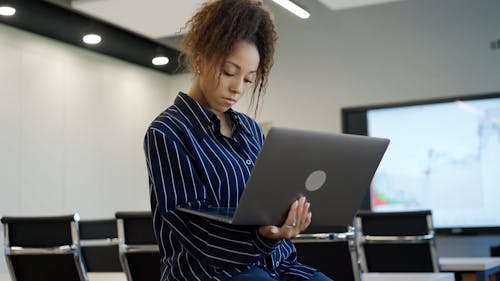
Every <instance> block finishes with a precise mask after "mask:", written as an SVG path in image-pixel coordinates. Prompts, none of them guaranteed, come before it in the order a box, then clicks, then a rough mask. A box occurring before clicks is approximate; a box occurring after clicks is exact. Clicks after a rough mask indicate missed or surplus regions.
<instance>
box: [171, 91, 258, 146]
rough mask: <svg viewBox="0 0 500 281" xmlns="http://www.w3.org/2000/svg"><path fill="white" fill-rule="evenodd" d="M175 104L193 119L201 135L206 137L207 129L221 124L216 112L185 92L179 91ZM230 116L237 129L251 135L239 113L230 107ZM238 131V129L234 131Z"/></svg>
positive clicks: (196, 129) (193, 123)
mask: <svg viewBox="0 0 500 281" xmlns="http://www.w3.org/2000/svg"><path fill="white" fill-rule="evenodd" d="M174 105H176V106H177V107H178V108H179V109H180V110H181V111H182V112H183V113H184V114H185V115H186V116H187V118H188V119H189V120H190V121H191V123H192V126H193V128H194V130H195V131H196V132H197V133H198V134H199V135H200V136H201V137H204V136H206V135H207V134H208V131H207V130H214V128H215V127H216V126H215V124H219V122H220V121H219V118H218V117H217V115H215V113H214V112H212V111H210V110H209V109H208V108H206V107H205V106H204V105H201V104H200V103H198V102H197V101H195V100H194V99H193V98H191V97H190V96H188V95H187V94H185V93H183V92H179V94H178V95H177V97H176V99H175V101H174ZM228 112H229V116H231V120H232V123H233V124H236V128H237V129H242V130H243V131H244V132H245V133H247V134H249V135H250V131H249V130H248V129H247V127H246V126H245V125H244V124H243V122H242V120H241V118H240V116H238V113H237V112H236V111H234V110H233V109H231V108H230V109H229V110H228ZM234 133H237V130H236V131H235V132H234Z"/></svg>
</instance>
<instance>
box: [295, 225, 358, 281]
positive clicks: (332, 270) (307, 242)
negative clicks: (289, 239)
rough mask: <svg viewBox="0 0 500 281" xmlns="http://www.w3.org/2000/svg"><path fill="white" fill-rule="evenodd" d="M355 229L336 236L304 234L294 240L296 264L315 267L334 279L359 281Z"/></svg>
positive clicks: (334, 234)
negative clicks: (297, 262)
mask: <svg viewBox="0 0 500 281" xmlns="http://www.w3.org/2000/svg"><path fill="white" fill-rule="evenodd" d="M354 235H355V232H354V228H353V227H349V228H347V229H346V228H344V232H338V233H307V234H301V235H299V236H297V237H296V238H295V239H293V243H294V244H295V248H297V259H298V261H299V262H301V263H304V264H307V265H311V266H313V267H315V268H317V269H318V270H319V271H321V272H322V273H323V274H325V275H326V276H328V277H330V278H332V279H333V280H343V281H360V280H361V275H360V270H359V262H358V261H359V259H358V253H357V251H356V243H355V239H354Z"/></svg>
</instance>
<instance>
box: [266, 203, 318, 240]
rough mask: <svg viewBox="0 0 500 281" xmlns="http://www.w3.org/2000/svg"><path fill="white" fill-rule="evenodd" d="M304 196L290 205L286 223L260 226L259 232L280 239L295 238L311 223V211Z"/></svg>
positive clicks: (269, 237) (270, 237) (267, 236)
mask: <svg viewBox="0 0 500 281" xmlns="http://www.w3.org/2000/svg"><path fill="white" fill-rule="evenodd" d="M310 206H311V204H310V203H309V202H307V200H306V198H305V197H304V196H302V197H300V198H299V199H298V200H295V201H294V202H293V203H292V205H291V206H290V210H289V211H288V216H287V218H286V220H285V223H284V224H283V225H282V226H281V227H280V226H276V225H266V226H261V227H259V234H260V235H261V236H263V237H265V238H268V239H273V240H280V239H285V238H287V239H290V238H295V237H297V235H299V234H300V233H301V232H302V231H304V230H305V229H306V228H307V227H308V226H309V225H310V224H311V216H312V214H311V212H309V207H310Z"/></svg>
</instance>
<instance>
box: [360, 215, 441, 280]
mask: <svg viewBox="0 0 500 281" xmlns="http://www.w3.org/2000/svg"><path fill="white" fill-rule="evenodd" d="M401 214H404V212H402V213H401ZM426 222H427V229H428V233H427V234H424V235H404V236H398V235H364V233H363V222H362V219H361V217H359V216H356V218H355V229H356V235H355V236H356V248H357V249H358V253H359V258H360V264H361V271H362V272H370V271H369V270H368V263H367V260H366V254H365V251H364V246H363V245H364V244H426V243H427V244H428V245H429V251H430V255H431V258H432V268H433V271H434V272H439V264H438V259H437V251H436V243H435V232H434V227H433V224H432V214H431V213H430V212H428V213H427V214H426Z"/></svg>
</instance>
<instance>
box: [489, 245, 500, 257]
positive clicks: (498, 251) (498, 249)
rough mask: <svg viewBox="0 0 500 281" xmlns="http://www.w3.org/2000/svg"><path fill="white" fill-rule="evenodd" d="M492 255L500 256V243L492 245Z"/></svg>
mask: <svg viewBox="0 0 500 281" xmlns="http://www.w3.org/2000/svg"><path fill="white" fill-rule="evenodd" d="M490 255H491V256H492V257H500V245H496V246H491V247H490Z"/></svg>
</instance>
